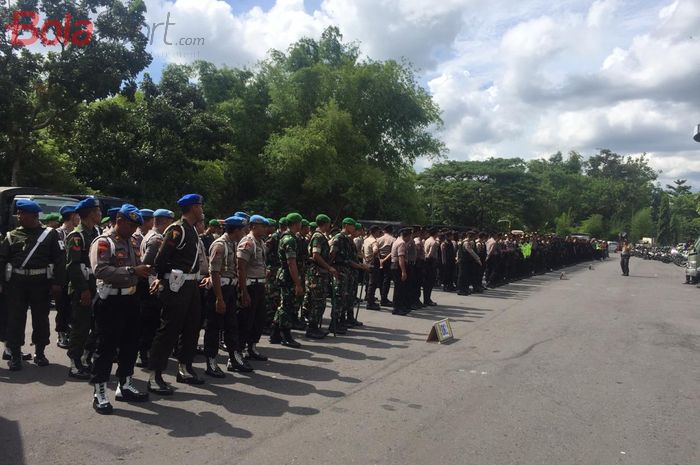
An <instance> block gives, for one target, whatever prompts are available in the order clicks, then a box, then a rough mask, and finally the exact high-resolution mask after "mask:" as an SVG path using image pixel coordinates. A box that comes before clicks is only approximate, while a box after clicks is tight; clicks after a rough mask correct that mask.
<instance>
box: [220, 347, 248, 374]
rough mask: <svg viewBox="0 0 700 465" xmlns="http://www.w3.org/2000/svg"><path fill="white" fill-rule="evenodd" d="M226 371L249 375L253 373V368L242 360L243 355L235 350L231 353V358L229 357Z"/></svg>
mask: <svg viewBox="0 0 700 465" xmlns="http://www.w3.org/2000/svg"><path fill="white" fill-rule="evenodd" d="M226 369H227V370H228V371H237V372H239V373H250V372H252V371H253V367H252V366H250V365H249V364H248V362H246V361H245V360H244V359H243V354H242V353H240V352H239V351H237V350H234V351H233V357H229V359H228V365H227V366H226Z"/></svg>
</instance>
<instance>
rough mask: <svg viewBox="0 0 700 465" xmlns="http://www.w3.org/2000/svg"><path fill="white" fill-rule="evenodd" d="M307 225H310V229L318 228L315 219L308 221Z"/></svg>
mask: <svg viewBox="0 0 700 465" xmlns="http://www.w3.org/2000/svg"><path fill="white" fill-rule="evenodd" d="M309 226H310V227H311V229H316V228H318V225H317V224H316V222H315V221H312V222H311V223H309Z"/></svg>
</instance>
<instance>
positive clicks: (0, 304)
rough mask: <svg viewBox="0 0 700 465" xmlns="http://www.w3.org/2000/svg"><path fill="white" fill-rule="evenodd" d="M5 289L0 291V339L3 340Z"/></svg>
mask: <svg viewBox="0 0 700 465" xmlns="http://www.w3.org/2000/svg"><path fill="white" fill-rule="evenodd" d="M6 292H7V291H3V292H0V341H2V342H5V341H6V340H7V301H6V300H7V299H5V293H6Z"/></svg>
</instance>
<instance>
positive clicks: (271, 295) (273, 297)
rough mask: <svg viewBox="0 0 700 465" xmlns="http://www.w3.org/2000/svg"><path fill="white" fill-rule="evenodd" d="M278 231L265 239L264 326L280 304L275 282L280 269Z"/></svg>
mask: <svg viewBox="0 0 700 465" xmlns="http://www.w3.org/2000/svg"><path fill="white" fill-rule="evenodd" d="M279 239H280V236H279V233H278V232H274V233H272V234H270V237H268V238H267V240H266V241H265V253H266V268H267V276H268V279H267V281H266V283H265V309H266V313H267V318H266V324H265V326H268V327H269V326H270V325H271V324H272V320H273V319H274V317H275V313H277V309H278V308H279V306H280V299H281V297H280V288H279V285H278V283H277V272H278V271H279V269H280V257H279V255H278V253H277V252H278V250H277V249H278V247H279Z"/></svg>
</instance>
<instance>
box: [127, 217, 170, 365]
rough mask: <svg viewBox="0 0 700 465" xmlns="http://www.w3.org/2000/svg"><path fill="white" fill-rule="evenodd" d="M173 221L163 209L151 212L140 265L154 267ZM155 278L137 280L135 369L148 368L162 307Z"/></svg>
mask: <svg viewBox="0 0 700 465" xmlns="http://www.w3.org/2000/svg"><path fill="white" fill-rule="evenodd" d="M173 221H175V213H173V212H172V211H170V210H166V209H164V208H159V209H158V210H156V211H155V212H153V228H152V229H151V230H150V231H148V232H147V233H146V235H145V236H144V237H143V240H142V241H141V249H140V251H139V252H140V256H141V263H143V264H144V265H150V266H154V265H155V261H156V255H157V254H158V251H159V250H160V246H161V244H163V234H164V233H165V230H166V229H168V226H170V225H171V224H172V223H173ZM155 281H156V277H155V276H153V275H149V277H148V279H141V280H139V284H138V288H139V289H138V295H139V305H140V308H141V335H140V342H139V358H138V361H137V362H136V366H137V367H141V368H146V367H148V353H149V352H150V350H151V345H152V344H153V338H154V337H155V335H156V330H157V329H158V326H159V325H160V310H161V308H162V305H161V303H160V299H159V298H158V296H157V288H156V287H154V283H155Z"/></svg>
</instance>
